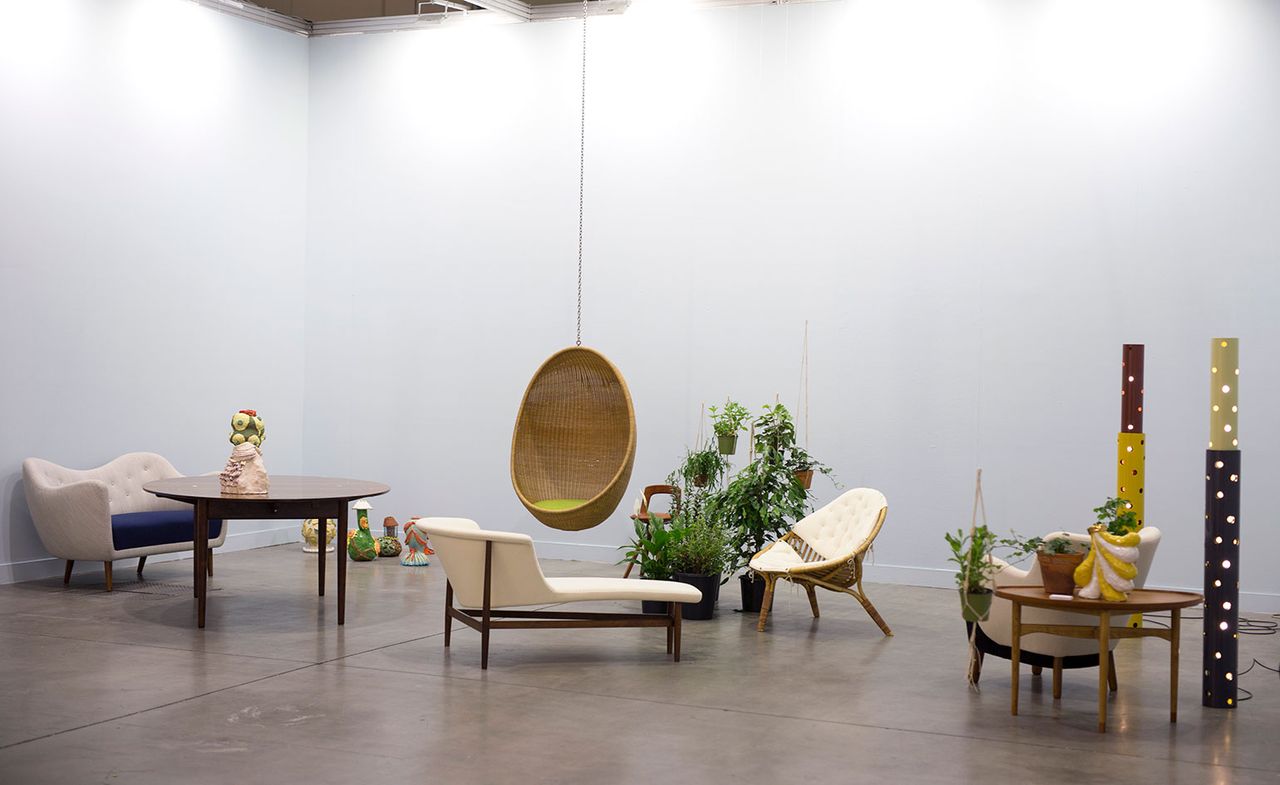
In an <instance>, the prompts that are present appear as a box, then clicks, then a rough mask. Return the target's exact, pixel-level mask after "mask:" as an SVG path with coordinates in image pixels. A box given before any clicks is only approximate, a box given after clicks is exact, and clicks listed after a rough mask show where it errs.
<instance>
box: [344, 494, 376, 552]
mask: <svg viewBox="0 0 1280 785" xmlns="http://www.w3.org/2000/svg"><path fill="white" fill-rule="evenodd" d="M351 508H352V509H353V510H355V511H356V530H355V532H354V533H353V534H351V535H350V536H348V537H347V555H348V556H350V557H351V558H352V560H353V561H373V560H374V559H376V558H378V543H377V542H375V541H374V539H373V532H371V531H369V510H371V509H373V505H371V504H369V502H367V501H365V500H364V499H361V500H360V501H358V502H356V503H355V504H353V505H351Z"/></svg>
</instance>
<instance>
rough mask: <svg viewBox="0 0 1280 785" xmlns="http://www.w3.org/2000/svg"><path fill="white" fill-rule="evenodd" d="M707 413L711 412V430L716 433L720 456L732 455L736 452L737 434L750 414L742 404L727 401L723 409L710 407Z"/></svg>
mask: <svg viewBox="0 0 1280 785" xmlns="http://www.w3.org/2000/svg"><path fill="white" fill-rule="evenodd" d="M708 411H710V412H711V428H712V430H714V431H715V432H716V441H717V442H718V446H719V448H720V454H721V455H733V454H734V453H736V452H737V451H738V432H739V431H741V430H742V426H743V425H745V424H746V422H747V420H748V419H749V418H750V417H751V413H750V412H748V411H747V407H745V406H743V405H742V404H740V403H737V402H735V401H729V400H726V401H725V403H724V408H723V409H719V408H717V407H715V406H711V407H709V408H708Z"/></svg>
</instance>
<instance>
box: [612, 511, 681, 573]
mask: <svg viewBox="0 0 1280 785" xmlns="http://www.w3.org/2000/svg"><path fill="white" fill-rule="evenodd" d="M635 527H636V530H635V536H634V537H633V538H632V539H631V542H629V543H627V544H626V545H623V546H621V547H620V548H619V550H621V551H623V552H624V553H623V556H622V560H621V561H619V562H618V563H619V564H634V565H636V566H638V567H639V568H640V574H641V575H642V576H643V577H645V578H654V579H656V580H670V579H671V576H672V575H674V574H675V556H676V550H677V548H678V547H679V544H680V542H681V541H682V540H683V539H684V538H685V536H686V534H687V532H688V526H687V525H686V524H685V523H684V522H683V521H682V520H681V518H680V516H677V517H675V518H672V519H671V521H669V522H666V523H664V522H663V520H662V519H661V518H659V517H657V516H656V515H655V516H650V518H649V520H648V521H647V523H646V521H643V520H638V521H636V522H635Z"/></svg>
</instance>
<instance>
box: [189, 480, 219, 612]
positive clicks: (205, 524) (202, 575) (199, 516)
mask: <svg viewBox="0 0 1280 785" xmlns="http://www.w3.org/2000/svg"><path fill="white" fill-rule="evenodd" d="M224 525H225V524H224ZM195 535H196V539H195V543H194V544H195V549H196V554H197V557H196V627H198V628H200V629H204V608H205V603H206V601H207V600H208V598H209V576H208V574H207V573H206V571H205V561H206V560H207V559H208V558H209V502H207V501H205V500H204V499H200V500H198V501H197V502H196V532H195Z"/></svg>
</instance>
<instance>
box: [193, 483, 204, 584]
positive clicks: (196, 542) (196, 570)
mask: <svg viewBox="0 0 1280 785" xmlns="http://www.w3.org/2000/svg"><path fill="white" fill-rule="evenodd" d="M199 517H200V502H199V501H195V502H192V503H191V561H192V564H191V569H192V573H191V596H192V597H195V598H196V600H197V603H196V604H197V605H198V604H199V600H200V576H201V575H203V574H204V559H202V558H200V538H199V537H198V536H197V533H198V532H199V531H200V523H199V521H198V519H199Z"/></svg>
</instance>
